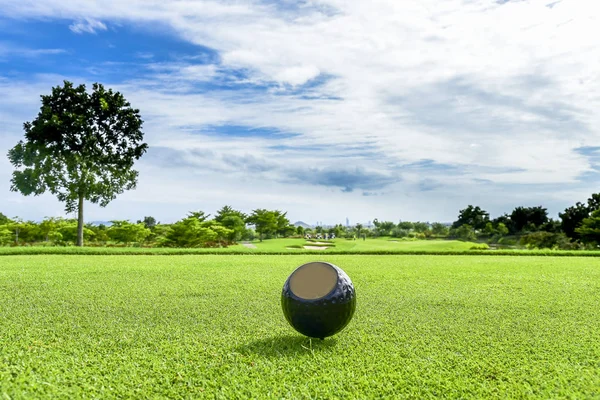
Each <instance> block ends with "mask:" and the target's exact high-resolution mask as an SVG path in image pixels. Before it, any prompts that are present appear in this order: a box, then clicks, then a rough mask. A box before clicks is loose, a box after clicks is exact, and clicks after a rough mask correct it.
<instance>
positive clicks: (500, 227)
mask: <svg viewBox="0 0 600 400" xmlns="http://www.w3.org/2000/svg"><path fill="white" fill-rule="evenodd" d="M496 232H498V235H500V236H506V235H508V228H507V227H506V225H504V223H503V222H499V223H498V225H497V226H496Z"/></svg>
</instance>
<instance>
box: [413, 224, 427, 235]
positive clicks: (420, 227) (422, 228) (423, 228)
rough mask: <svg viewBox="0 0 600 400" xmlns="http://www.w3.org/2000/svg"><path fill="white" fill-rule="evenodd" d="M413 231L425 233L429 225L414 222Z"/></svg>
mask: <svg viewBox="0 0 600 400" xmlns="http://www.w3.org/2000/svg"><path fill="white" fill-rule="evenodd" d="M413 230H414V231H415V232H418V233H425V232H427V231H428V230H429V224H428V223H427V222H415V223H414V224H413Z"/></svg>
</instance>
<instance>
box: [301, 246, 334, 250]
mask: <svg viewBox="0 0 600 400" xmlns="http://www.w3.org/2000/svg"><path fill="white" fill-rule="evenodd" d="M304 248H305V249H307V250H325V249H327V248H328V247H327V246H304Z"/></svg>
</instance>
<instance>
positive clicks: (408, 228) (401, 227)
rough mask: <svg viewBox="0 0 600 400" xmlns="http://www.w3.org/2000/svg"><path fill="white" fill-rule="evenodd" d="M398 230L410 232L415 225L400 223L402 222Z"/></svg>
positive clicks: (399, 223) (405, 222)
mask: <svg viewBox="0 0 600 400" xmlns="http://www.w3.org/2000/svg"><path fill="white" fill-rule="evenodd" d="M398 228H399V229H402V230H405V231H410V230H411V229H413V228H414V225H413V223H412V222H410V221H400V222H398Z"/></svg>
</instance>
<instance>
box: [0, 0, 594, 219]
mask: <svg viewBox="0 0 600 400" xmlns="http://www.w3.org/2000/svg"><path fill="white" fill-rule="evenodd" d="M598 37H600V4H599V3H598V2H597V1H595V0H558V1H557V0H442V1H440V0H435V1H434V0H371V1H363V0H305V1H291V0H279V1H274V0H247V1H244V0H235V1H205V0H194V1H192V0H170V1H169V0H167V1H165V0H161V1H157V0H129V1H126V2H125V1H121V0H103V1H93V0H88V1H79V2H75V1H64V0H0V212H2V213H4V214H5V215H7V216H9V217H16V216H19V217H21V218H23V219H29V220H41V219H42V218H44V217H46V216H48V217H53V216H65V215H66V214H65V212H64V205H63V204H62V203H60V202H58V200H56V199H55V198H54V197H53V196H52V195H50V194H44V195H42V196H37V197H31V196H30V197H25V196H23V195H21V194H20V193H15V192H11V191H10V178H11V174H12V171H13V167H12V165H11V164H10V163H9V161H8V159H7V157H6V153H7V152H8V150H9V149H10V148H12V147H13V146H14V145H16V144H17V143H18V141H19V140H21V139H22V138H23V129H22V125H23V123H24V122H26V121H31V120H33V119H34V118H35V117H36V115H37V113H38V111H39V107H40V97H39V96H40V95H42V94H49V93H50V91H51V89H52V87H54V86H58V85H62V82H63V80H69V81H72V82H74V83H75V84H81V83H84V84H86V85H88V87H91V84H92V83H94V82H100V83H102V84H104V85H105V86H107V87H110V88H113V89H115V90H118V91H120V92H121V93H123V95H124V96H125V97H126V99H127V100H128V101H130V102H131V104H132V106H133V107H135V108H138V109H139V110H140V114H141V116H142V118H143V120H144V125H143V131H144V133H145V141H146V142H147V143H148V145H149V150H148V152H147V153H146V154H145V155H144V156H143V157H142V158H141V159H140V160H139V161H138V162H137V163H136V165H135V168H136V169H137V170H138V171H139V172H140V176H139V181H138V185H137V188H136V189H135V190H131V191H128V192H125V193H123V194H121V195H119V197H118V198H117V199H116V200H114V201H113V202H112V203H110V204H109V205H108V206H107V207H105V208H101V207H99V206H96V205H92V204H86V208H85V216H86V219H87V220H104V221H108V220H114V219H129V220H132V221H133V220H138V219H142V218H143V217H144V216H154V217H155V218H156V219H157V220H158V221H161V222H163V223H168V222H174V221H176V220H178V219H180V218H182V217H185V216H186V215H187V213H188V212H190V211H196V210H202V211H205V212H207V213H211V214H214V212H215V211H216V210H218V209H219V208H221V207H222V206H223V205H226V204H227V205H230V206H232V207H234V208H236V209H240V210H242V211H245V212H250V211H252V210H253V209H256V208H267V209H278V210H283V211H287V212H288V217H289V219H290V220H291V221H292V222H294V221H298V220H301V221H305V222H307V223H309V224H315V223H316V222H317V221H319V222H322V223H324V224H336V223H343V224H345V223H346V218H348V219H349V220H350V223H351V224H353V223H357V222H366V221H372V220H373V219H375V218H377V219H379V220H390V221H395V222H397V221H399V220H409V221H417V220H420V221H431V222H433V221H442V222H451V221H454V220H455V219H456V217H457V215H458V212H459V210H460V209H463V208H465V207H466V206H467V205H469V204H472V205H477V206H480V207H481V208H483V209H484V210H486V211H488V212H489V213H490V215H491V217H492V218H494V217H497V216H500V215H502V214H504V213H510V212H511V211H512V209H514V208H515V207H517V206H538V205H541V206H543V207H546V208H547V209H548V212H549V214H550V216H552V217H557V214H558V212H560V211H562V210H564V209H565V208H566V207H569V206H571V205H573V204H575V203H576V202H577V201H585V200H586V199H587V198H588V197H589V196H590V195H591V194H592V193H596V192H599V191H600V190H599V188H598V183H600V140H599V139H600V112H599V110H600V45H599V44H598Z"/></svg>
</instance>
